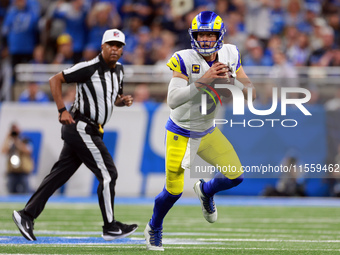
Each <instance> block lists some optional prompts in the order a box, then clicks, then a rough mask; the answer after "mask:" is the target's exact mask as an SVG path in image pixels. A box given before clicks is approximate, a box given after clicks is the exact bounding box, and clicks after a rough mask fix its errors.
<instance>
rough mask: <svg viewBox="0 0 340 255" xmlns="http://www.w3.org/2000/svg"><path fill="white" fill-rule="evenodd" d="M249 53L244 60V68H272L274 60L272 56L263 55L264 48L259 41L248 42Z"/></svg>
mask: <svg viewBox="0 0 340 255" xmlns="http://www.w3.org/2000/svg"><path fill="white" fill-rule="evenodd" d="M247 44H248V51H249V53H248V54H247V55H245V56H244V57H243V59H242V65H244V66H272V65H273V60H272V58H271V57H270V56H268V55H265V54H264V53H263V48H262V46H261V44H260V42H259V41H257V40H256V39H250V40H249V41H248V42H247Z"/></svg>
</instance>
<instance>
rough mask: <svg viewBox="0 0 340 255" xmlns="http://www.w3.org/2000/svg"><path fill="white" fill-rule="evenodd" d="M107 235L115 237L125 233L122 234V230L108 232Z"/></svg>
mask: <svg viewBox="0 0 340 255" xmlns="http://www.w3.org/2000/svg"><path fill="white" fill-rule="evenodd" d="M107 233H109V234H114V235H120V234H121V233H123V232H122V230H121V229H119V231H107Z"/></svg>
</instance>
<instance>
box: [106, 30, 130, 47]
mask: <svg viewBox="0 0 340 255" xmlns="http://www.w3.org/2000/svg"><path fill="white" fill-rule="evenodd" d="M112 41H117V42H121V43H122V44H124V45H125V35H124V34H123V32H122V31H120V30H118V29H110V30H106V31H105V33H104V35H103V39H102V44H104V43H106V42H112Z"/></svg>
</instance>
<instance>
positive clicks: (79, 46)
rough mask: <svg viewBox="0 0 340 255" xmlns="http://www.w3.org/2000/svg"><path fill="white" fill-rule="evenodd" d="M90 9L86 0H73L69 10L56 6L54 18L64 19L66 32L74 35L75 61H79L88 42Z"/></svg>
mask: <svg viewBox="0 0 340 255" xmlns="http://www.w3.org/2000/svg"><path fill="white" fill-rule="evenodd" d="M87 13H88V10H87V8H86V7H85V5H84V0H72V1H71V4H70V8H69V9H68V10H65V8H64V9H60V8H56V9H55V11H54V13H53V18H56V19H62V20H64V22H65V33H67V34H69V35H70V36H71V37H72V41H73V53H74V54H73V62H74V63H77V62H79V61H80V60H81V58H82V53H83V50H84V47H85V44H86V34H87V27H86V16H87Z"/></svg>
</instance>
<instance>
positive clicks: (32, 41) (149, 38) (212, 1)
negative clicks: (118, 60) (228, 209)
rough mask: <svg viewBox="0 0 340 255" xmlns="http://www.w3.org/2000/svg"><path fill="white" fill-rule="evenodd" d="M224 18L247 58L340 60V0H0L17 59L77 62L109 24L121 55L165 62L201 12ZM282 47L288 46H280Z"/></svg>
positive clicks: (313, 62) (231, 39) (9, 46)
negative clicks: (121, 41) (122, 39)
mask: <svg viewBox="0 0 340 255" xmlns="http://www.w3.org/2000/svg"><path fill="white" fill-rule="evenodd" d="M203 10H212V11H214V12H216V13H217V14H219V15H220V16H221V17H222V19H223V20H224V22H225V24H226V27H227V33H226V38H225V42H228V43H232V44H235V45H237V46H238V48H239V50H240V52H241V55H242V63H243V65H244V66H272V65H274V64H275V63H279V62H282V61H285V58H286V59H287V60H288V62H289V63H290V64H291V65H294V66H340V48H339V45H340V15H339V14H340V2H339V1H336V0H326V1H322V0H306V1H300V0H274V1H269V0H186V1H184V0H126V1H123V0H49V1H44V0H1V3H0V24H1V34H2V40H1V56H2V59H4V58H6V57H10V58H11V64H12V66H14V65H16V64H17V63H29V62H30V63H57V64H58V63H62V64H74V63H76V62H78V61H80V60H88V59H91V58H93V57H94V56H96V55H97V54H98V53H99V52H100V50H101V48H100V47H101V37H102V34H103V32H104V31H105V30H106V29H109V28H119V29H121V30H122V31H123V32H124V33H125V35H126V46H125V49H124V56H123V59H122V62H123V63H124V64H133V65H164V64H165V63H166V61H167V60H168V58H169V57H170V56H171V54H172V53H173V52H174V51H176V50H180V49H184V48H190V37H189V35H188V32H187V30H188V28H189V26H190V24H191V21H192V19H193V17H194V16H195V15H197V13H199V12H200V11H203ZM282 53H283V54H282Z"/></svg>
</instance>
